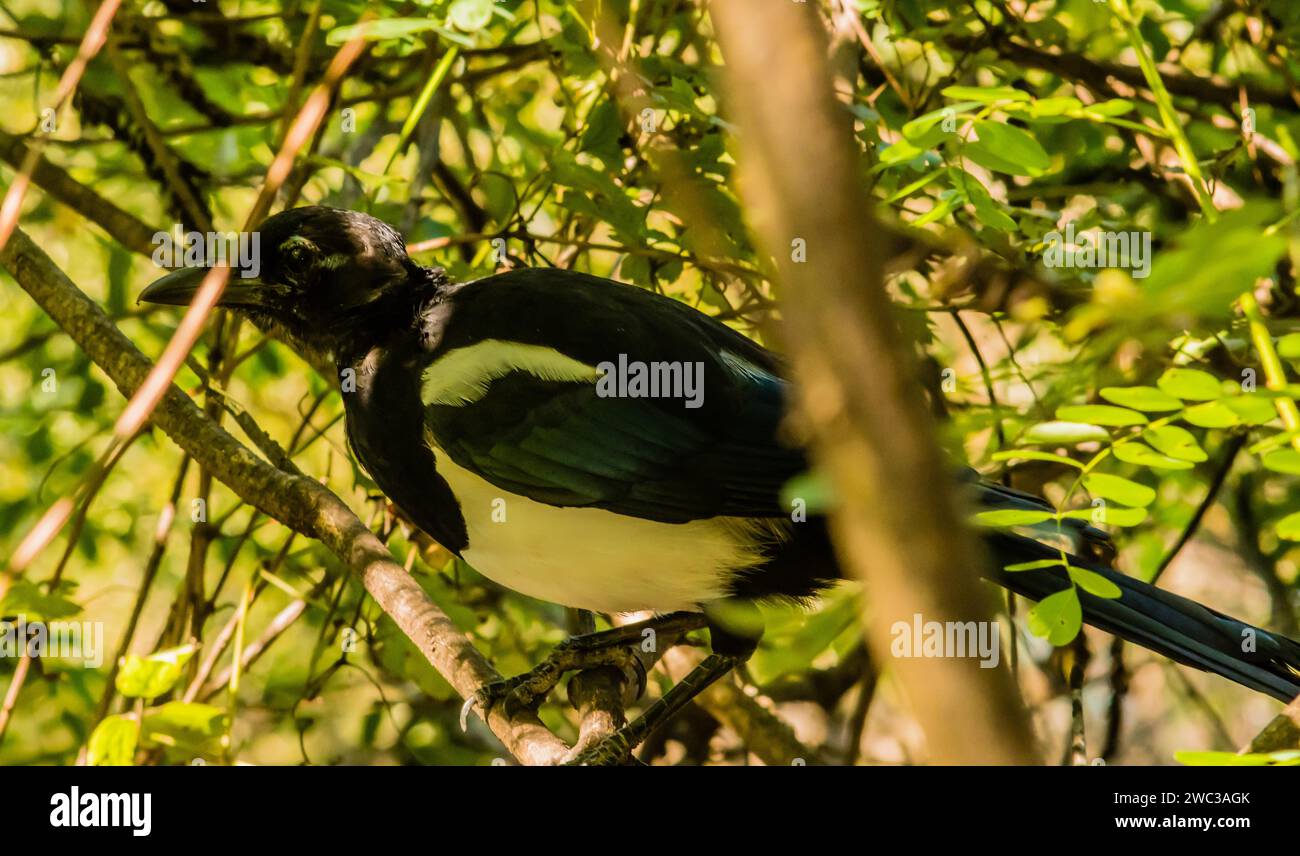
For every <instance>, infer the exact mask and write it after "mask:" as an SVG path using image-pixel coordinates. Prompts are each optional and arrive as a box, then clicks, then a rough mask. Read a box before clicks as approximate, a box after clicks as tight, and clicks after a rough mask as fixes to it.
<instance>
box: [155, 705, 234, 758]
mask: <svg viewBox="0 0 1300 856" xmlns="http://www.w3.org/2000/svg"><path fill="white" fill-rule="evenodd" d="M144 733H145V737H146V739H148V740H149V741H151V742H153V743H157V744H159V745H162V746H167V747H169V748H174V749H181V750H183V751H186V752H189V753H191V754H196V755H205V754H206V755H218V754H220V753H221V750H222V747H223V745H224V742H225V739H226V714H225V711H223V710H222V709H221V708H219V707H213V706H212V705H210V704H198V703H195V702H184V701H171V702H168V703H167V704H164V705H163V706H161V707H159V708H157V709H156V710H152V711H149V712H147V713H146V714H145V717H144Z"/></svg>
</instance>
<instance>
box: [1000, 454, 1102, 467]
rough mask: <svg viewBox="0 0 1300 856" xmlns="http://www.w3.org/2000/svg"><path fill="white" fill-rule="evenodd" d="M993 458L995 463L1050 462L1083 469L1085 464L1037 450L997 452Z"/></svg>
mask: <svg viewBox="0 0 1300 856" xmlns="http://www.w3.org/2000/svg"><path fill="white" fill-rule="evenodd" d="M992 457H993V460H995V461H1050V462H1052V463H1056V464H1064V465H1065V466H1067V467H1074V468H1076V469H1080V470H1081V469H1083V464H1081V463H1079V462H1078V461H1076V460H1075V459H1074V458H1067V457H1065V455H1057V454H1053V453H1052V452H1040V451H1038V450H1036V449H1010V450H1008V451H1005V452H995V453H994V454H993V456H992Z"/></svg>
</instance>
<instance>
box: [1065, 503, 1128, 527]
mask: <svg viewBox="0 0 1300 856" xmlns="http://www.w3.org/2000/svg"><path fill="white" fill-rule="evenodd" d="M1061 516H1062V517H1064V518H1068V519H1070V520H1086V521H1088V522H1089V523H1095V524H1097V525H1099V526H1137V525H1139V524H1140V523H1142V522H1143V521H1144V520H1146V519H1147V510H1146V509H1145V508H1124V507H1122V506H1118V505H1110V504H1107V503H1102V504H1101V505H1097V506H1093V507H1091V508H1076V509H1074V510H1072V511H1067V512H1065V513H1064V514H1062V515H1061Z"/></svg>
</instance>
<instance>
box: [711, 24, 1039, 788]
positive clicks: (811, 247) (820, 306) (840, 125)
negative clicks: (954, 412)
mask: <svg viewBox="0 0 1300 856" xmlns="http://www.w3.org/2000/svg"><path fill="white" fill-rule="evenodd" d="M710 10H711V14H712V19H713V22H714V26H715V28H716V29H717V31H718V40H719V42H720V44H721V46H722V49H723V56H724V60H725V63H726V83H727V86H726V94H727V96H728V98H727V107H728V110H729V113H730V115H731V118H732V119H733V121H735V122H736V123H737V124H738V126H739V132H738V140H739V155H740V157H739V160H740V167H741V187H742V192H743V196H744V197H745V202H746V206H747V208H748V210H749V215H750V218H751V221H752V222H753V224H754V226H755V227H756V230H757V233H758V237H759V240H760V244H761V245H762V247H763V249H764V250H765V251H766V253H767V254H768V255H770V256H772V257H774V258H775V259H776V262H777V267H778V274H779V279H780V282H781V284H782V287H783V291H784V294H783V297H784V298H785V300H784V303H783V307H784V313H785V319H786V326H785V329H784V330H783V335H785V336H786V338H787V343H788V345H789V347H790V350H791V352H792V355H793V357H794V364H795V370H796V375H797V379H798V382H799V385H800V395H801V400H800V404H801V407H802V413H803V416H804V418H805V419H806V423H807V427H808V429H809V430H810V431H811V434H812V437H811V439H812V447H813V455H814V458H815V459H816V461H817V462H818V464H819V465H820V466H821V468H823V469H824V471H825V472H827V473H829V474H830V475H831V477H832V478H833V480H834V483H835V487H836V489H837V492H838V495H839V497H840V504H839V507H838V510H837V513H836V514H835V515H834V518H833V520H832V531H833V534H834V537H835V542H836V545H837V550H838V552H839V554H840V558H841V561H842V562H843V564H844V565H845V566H846V567H847V568H849V569H851V571H852V573H853V574H855V575H857V576H858V577H859V578H861V579H862V580H864V581H865V582H866V583H867V585H868V597H867V602H868V604H869V606H868V612H869V613H870V614H869V620H868V622H867V627H868V640H869V643H870V645H871V648H872V652H873V654H874V655H875V658H876V659H877V661H878V662H879V663H882V664H887V665H892V666H893V669H892V671H893V673H894V674H895V675H897V677H898V678H899V680H900V682H901V684H902V686H903V688H904V690H905V692H906V694H907V697H908V698H909V700H910V702H911V704H912V706H913V708H914V710H915V714H916V716H917V718H918V720H919V721H920V723H921V725H922V727H923V728H924V730H925V733H926V737H927V739H928V742H929V748H930V752H931V754H932V758H933V760H935V761H937V762H942V763H1002V764H1008V763H1035V762H1036V761H1037V758H1036V753H1035V751H1034V748H1033V739H1032V734H1031V730H1030V726H1029V722H1028V717H1027V715H1026V712H1025V710H1024V707H1023V704H1022V702H1021V700H1020V697H1019V694H1018V692H1017V690H1016V687H1015V684H1014V682H1013V680H1012V679H1011V677H1010V675H1009V673H1008V672H1007V670H1006V669H1004V668H995V669H981V668H980V666H979V662H978V660H977V659H974V658H955V657H948V658H943V657H937V658H896V657H894V656H892V655H891V651H890V648H891V645H890V641H891V633H890V628H891V626H892V625H893V624H894V623H895V622H897V621H903V622H907V623H908V624H909V625H910V624H911V623H912V619H913V616H914V615H915V614H918V613H919V614H920V615H921V616H922V617H923V619H924V620H926V621H941V622H942V621H972V620H975V621H989V620H991V618H992V613H991V610H990V597H989V593H988V591H987V590H986V589H985V588H984V587H983V586H982V584H981V583H980V582H979V579H978V574H977V570H978V567H977V566H978V564H979V563H980V562H983V561H985V558H984V555H983V553H982V551H981V549H980V546H979V544H978V542H977V540H976V539H975V538H974V536H973V535H972V534H970V533H969V532H968V530H967V528H966V527H965V525H964V524H963V522H962V520H961V519H960V515H959V514H958V511H957V508H956V504H955V502H954V500H953V497H952V495H951V494H952V491H951V490H950V488H949V485H950V483H952V482H953V478H952V476H951V474H950V473H949V472H948V468H947V467H946V466H945V464H944V462H943V460H942V458H941V455H940V452H939V448H938V445H937V443H936V442H935V436H934V426H933V425H932V424H931V422H930V420H929V416H928V414H927V412H926V409H925V407H924V405H923V399H922V395H921V387H920V384H919V383H918V381H917V375H916V367H915V365H914V360H913V359H912V357H911V355H910V354H909V353H908V350H907V348H906V347H905V346H904V343H903V342H902V341H901V337H900V335H899V332H898V329H897V328H896V326H895V323H894V317H893V315H892V307H891V305H890V301H889V298H888V296H887V295H886V293H885V290H884V288H883V283H882V261H883V259H882V258H881V256H882V253H881V252H880V250H879V249H878V240H877V237H878V236H877V233H876V231H875V229H874V228H873V226H872V218H871V212H870V210H869V209H868V206H867V203H866V199H865V195H864V193H863V189H862V185H861V179H860V167H859V164H858V160H857V152H856V150H855V147H854V143H853V140H852V127H851V125H850V117H849V115H848V114H847V112H846V111H844V110H843V109H842V107H841V105H840V104H839V103H838V102H837V101H836V100H835V98H834V97H833V95H832V91H831V82H830V76H829V73H828V70H827V62H826V48H825V39H824V35H823V33H822V32H821V28H820V26H819V24H818V21H817V18H816V13H815V11H814V5H813V4H811V3H808V4H804V3H794V2H791V0H714V2H713V3H711V4H710ZM801 248H803V249H804V250H805V253H806V257H805V258H804V259H803V260H802V261H800V260H799V254H798V251H799V250H800V249H801Z"/></svg>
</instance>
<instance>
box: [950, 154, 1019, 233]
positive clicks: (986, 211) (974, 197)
mask: <svg viewBox="0 0 1300 856" xmlns="http://www.w3.org/2000/svg"><path fill="white" fill-rule="evenodd" d="M952 172H953V186H954V187H956V188H957V189H958V190H959V191H961V193H962V194H964V195H965V197H966V201H967V202H969V203H970V204H971V207H973V208H974V209H975V218H976V219H977V220H979V221H980V222H981V223H983V224H984V225H985V226H989V227H990V228H993V229H997V230H999V231H1002V232H1014V231H1016V229H1017V228H1018V227H1017V225H1016V221H1015V220H1013V219H1011V217H1010V216H1008V215H1007V214H1006V212H1004V211H1003V210H1002V209H1001V208H1000V207H998V204H997V203H996V202H994V201H993V197H992V196H990V195H989V192H988V189H987V188H985V187H984V184H983V183H982V182H981V181H980V180H979V179H978V178H976V177H975V176H973V175H971V174H970V173H968V172H966V170H964V169H954V170H953V171H952Z"/></svg>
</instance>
